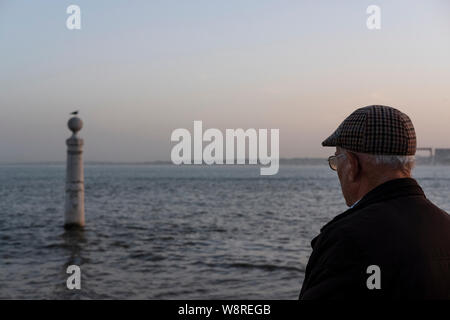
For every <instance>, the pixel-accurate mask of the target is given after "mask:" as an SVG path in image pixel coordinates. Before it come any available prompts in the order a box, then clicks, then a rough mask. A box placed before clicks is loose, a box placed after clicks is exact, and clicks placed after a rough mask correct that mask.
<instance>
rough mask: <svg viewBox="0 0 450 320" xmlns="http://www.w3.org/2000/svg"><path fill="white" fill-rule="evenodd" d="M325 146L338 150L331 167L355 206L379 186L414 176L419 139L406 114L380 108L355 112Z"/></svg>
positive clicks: (369, 107) (349, 201) (346, 199)
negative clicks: (412, 172) (417, 140)
mask: <svg viewBox="0 0 450 320" xmlns="http://www.w3.org/2000/svg"><path fill="white" fill-rule="evenodd" d="M322 145H323V146H333V147H336V152H335V157H330V158H331V159H329V161H330V166H331V167H332V168H333V169H335V170H336V171H337V173H338V177H339V181H340V183H341V188H342V193H343V194H344V198H345V201H346V203H347V205H349V206H351V205H352V204H354V203H355V202H356V201H358V200H359V199H361V197H363V196H364V195H365V194H366V193H367V192H368V191H370V190H371V189H373V188H375V187H376V186H377V185H379V184H381V183H383V182H386V181H389V180H392V179H397V178H405V177H410V176H411V170H412V168H413V166H414V154H415V152H416V135H415V132H414V127H413V124H412V122H411V120H410V119H409V117H408V116H407V115H406V114H404V113H402V112H400V111H399V110H397V109H394V108H391V107H387V106H379V105H376V106H368V107H364V108H360V109H357V110H355V111H354V112H353V113H352V114H351V115H350V116H348V117H347V118H346V119H345V120H344V121H343V122H342V123H341V125H340V126H339V127H338V128H337V129H336V131H335V132H334V133H333V134H332V135H331V136H330V137H328V138H327V139H326V140H325V141H323V142H322Z"/></svg>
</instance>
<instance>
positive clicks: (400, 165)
mask: <svg viewBox="0 0 450 320" xmlns="http://www.w3.org/2000/svg"><path fill="white" fill-rule="evenodd" d="M366 156H367V159H368V160H369V161H371V162H372V163H373V164H376V165H385V166H389V167H392V168H393V169H399V170H402V171H407V172H410V171H411V170H412V169H413V168H414V165H415V161H416V158H415V156H399V155H384V154H366Z"/></svg>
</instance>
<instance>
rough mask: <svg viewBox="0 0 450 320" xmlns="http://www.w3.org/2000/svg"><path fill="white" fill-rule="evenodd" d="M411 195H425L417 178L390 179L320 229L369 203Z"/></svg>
mask: <svg viewBox="0 0 450 320" xmlns="http://www.w3.org/2000/svg"><path fill="white" fill-rule="evenodd" d="M410 195H418V196H423V197H425V194H424V192H423V190H422V188H421V187H420V186H419V184H418V183H417V181H416V180H415V179H413V178H400V179H393V180H389V181H387V182H384V183H382V184H380V185H379V186H377V187H375V188H373V189H372V190H370V191H369V192H368V193H366V195H365V196H364V197H362V198H361V200H360V201H359V202H358V203H356V204H355V206H353V207H352V208H349V209H348V210H347V211H345V212H343V213H341V214H339V215H337V216H336V217H334V219H333V220H331V221H330V222H328V223H327V224H326V225H324V226H323V227H322V228H321V229H320V231H321V232H322V231H323V230H324V229H326V228H328V227H329V226H331V225H332V224H334V223H335V222H337V221H339V220H341V219H342V218H345V217H347V216H349V215H351V214H352V213H354V212H356V211H358V210H360V209H362V208H364V207H366V206H368V205H369V204H372V203H376V202H382V201H386V200H389V199H393V198H399V197H404V196H410Z"/></svg>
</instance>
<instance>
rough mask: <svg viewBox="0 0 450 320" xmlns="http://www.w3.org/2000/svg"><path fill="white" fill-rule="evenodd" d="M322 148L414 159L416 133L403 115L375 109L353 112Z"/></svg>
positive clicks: (391, 110) (375, 107) (377, 106)
mask: <svg viewBox="0 0 450 320" xmlns="http://www.w3.org/2000/svg"><path fill="white" fill-rule="evenodd" d="M322 146H324V147H336V146H338V147H342V148H344V149H347V150H349V151H354V152H362V153H369V154H384V155H414V154H415V153H416V133H415V131H414V126H413V124H412V122H411V119H410V118H409V117H408V116H407V115H406V114H404V113H403V112H401V111H399V110H397V109H395V108H391V107H387V106H379V105H374V106H367V107H363V108H359V109H357V110H355V111H353V113H352V114H351V115H349V116H348V117H347V118H346V119H345V120H344V121H343V122H342V123H341V124H340V125H339V127H338V128H337V129H336V131H335V132H334V133H333V134H332V135H331V136H329V137H328V138H327V139H325V140H324V141H323V142H322Z"/></svg>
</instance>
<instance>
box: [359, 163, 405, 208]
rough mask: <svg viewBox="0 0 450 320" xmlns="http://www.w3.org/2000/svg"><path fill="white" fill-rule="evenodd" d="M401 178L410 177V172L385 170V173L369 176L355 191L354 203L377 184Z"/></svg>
mask: <svg viewBox="0 0 450 320" xmlns="http://www.w3.org/2000/svg"><path fill="white" fill-rule="evenodd" d="M402 178H411V174H407V173H404V172H401V171H395V172H387V173H386V174H383V175H379V176H376V177H371V178H370V179H366V180H364V181H363V182H362V183H361V185H360V188H359V190H358V193H357V198H356V199H355V201H354V204H355V203H356V202H357V201H359V200H361V198H362V197H364V196H365V195H366V194H367V193H368V192H370V191H371V190H373V189H375V188H376V187H378V186H379V185H381V184H383V183H385V182H388V181H390V180H395V179H402Z"/></svg>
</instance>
